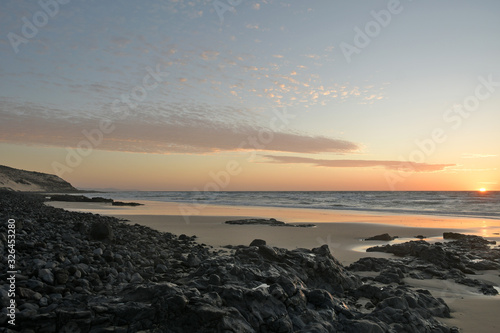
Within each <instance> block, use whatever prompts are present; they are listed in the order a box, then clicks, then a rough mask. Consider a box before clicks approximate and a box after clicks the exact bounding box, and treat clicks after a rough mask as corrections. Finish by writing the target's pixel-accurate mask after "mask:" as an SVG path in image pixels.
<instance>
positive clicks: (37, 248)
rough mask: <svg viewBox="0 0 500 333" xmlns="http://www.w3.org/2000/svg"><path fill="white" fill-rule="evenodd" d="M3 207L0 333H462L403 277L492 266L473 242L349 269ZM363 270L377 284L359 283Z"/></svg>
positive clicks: (324, 254)
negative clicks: (12, 268) (12, 226)
mask: <svg viewBox="0 0 500 333" xmlns="http://www.w3.org/2000/svg"><path fill="white" fill-rule="evenodd" d="M0 207H1V210H0V248H1V251H2V257H3V258H4V260H2V263H1V270H0V272H1V273H0V274H1V275H2V278H1V282H0V283H1V284H2V287H1V288H0V293H1V300H2V311H1V312H0V332H7V329H10V330H11V331H14V332H16V331H18V332H21V331H22V332H93V333H97V332H138V331H144V332H359V333H361V332H363V333H364V332H458V331H459V330H458V329H457V328H450V327H447V326H445V325H444V324H442V323H440V322H439V318H446V317H449V316H450V309H449V307H448V306H447V305H446V304H445V302H444V301H443V300H442V299H440V298H435V297H434V296H432V295H431V293H430V292H428V291H426V290H422V289H419V290H414V289H415V288H411V286H409V285H408V284H406V283H405V282H404V278H405V277H406V276H410V275H412V274H413V276H414V277H415V278H432V277H437V278H446V277H447V276H448V277H451V278H458V279H459V278H463V277H464V276H465V275H462V274H468V273H470V272H476V271H477V270H480V269H490V268H493V267H498V266H497V265H498V263H499V261H498V256H497V255H498V252H497V250H498V249H497V248H495V249H494V250H495V251H490V250H491V249H489V250H488V249H486V248H485V247H484V246H482V245H481V246H480V247H477V246H479V245H480V242H482V241H480V240H478V239H479V238H478V239H476V238H474V240H470V239H469V238H465V239H463V240H462V239H459V240H456V242H461V243H457V244H456V246H455V245H450V244H451V243H453V242H448V243H446V244H440V245H431V244H424V243H426V242H423V241H421V242H410V243H409V245H404V244H398V245H391V246H390V247H379V248H377V250H383V251H387V252H391V253H396V254H398V255H400V256H403V257H401V258H398V259H391V260H389V259H374V258H364V259H362V260H360V261H358V262H357V263H354V264H353V265H351V266H350V267H348V268H346V267H344V266H342V265H341V264H340V263H339V262H338V261H337V260H336V259H335V258H334V257H333V256H332V255H331V253H330V251H329V249H328V246H326V245H324V246H321V247H319V248H314V249H312V250H309V249H295V250H286V249H281V248H276V247H272V246H270V245H267V244H266V242H265V241H263V240H256V241H255V242H252V244H251V246H244V245H241V246H227V247H226V248H222V249H216V248H212V247H210V246H206V245H204V244H199V243H197V242H196V241H195V240H196V237H195V236H186V235H180V236H175V235H173V234H170V233H162V232H158V231H155V230H153V229H150V228H147V227H144V226H139V225H130V224H127V223H125V222H123V221H120V220H118V219H116V218H112V217H104V216H99V215H94V214H88V213H74V212H68V211H64V210H62V209H56V208H52V207H48V206H45V205H44V204H43V200H42V198H40V197H35V196H29V195H21V194H17V193H12V192H0ZM9 219H14V220H15V221H16V222H15V223H16V236H17V238H16V259H17V261H16V265H17V267H16V268H17V270H18V274H16V276H15V284H16V298H15V299H16V307H17V312H16V316H15V324H16V325H15V326H11V325H10V324H9V323H8V320H10V317H9V316H7V314H8V312H7V305H8V302H9V298H8V296H7V291H8V289H9V285H8V280H7V278H8V274H7V271H8V270H9V269H8V267H7V260H6V258H7V256H6V253H7V249H8V247H7V221H8V220H9ZM422 242H423V243H422ZM407 244H408V243H407ZM399 245H401V247H402V248H401V249H400V248H399V247H398V246H399ZM485 245H486V244H485ZM489 245H491V244H489ZM489 245H488V246H489ZM433 246H438V247H433ZM439 246H441V250H439V249H438V248H439ZM451 248H453V249H454V250H450V251H448V249H451ZM426 249H427V250H426ZM457 249H461V250H457ZM426 251H427V252H429V251H430V252H429V253H428V254H425V253H426ZM441 251H443V255H442V256H441V257H439V258H440V259H442V261H438V260H437V259H436V260H434V258H435V253H434V252H436V253H438V252H439V253H441ZM447 251H448V252H447ZM454 251H455V252H454ZM456 251H463V252H456ZM487 253H490V256H491V257H488V254H487ZM455 256H459V257H460V256H462V257H463V256H466V257H467V260H468V261H465V259H464V260H462V259H460V260H458V259H457V258H455ZM476 257H478V258H479V257H480V258H481V259H480V260H477V258H476ZM436 258H437V257H436ZM440 262H449V264H448V266H446V264H443V265H444V266H443V265H441V266H439V263H440ZM451 263H453V264H451ZM495 264H496V265H495ZM481 265H483V266H481ZM424 266H426V267H425V268H424ZM443 268H445V269H446V270H443ZM366 270H369V271H376V272H380V276H382V278H371V277H363V276H362V274H361V275H358V272H361V273H362V271H366ZM431 272H432V273H431ZM438 273H442V274H441V275H439V274H438ZM443 274H444V275H443ZM477 287H478V288H480V289H481V290H483V289H484V290H485V291H486V292H485V293H487V294H488V293H491V294H492V293H493V290H495V289H494V288H493V287H492V286H487V285H479V284H478V285H477ZM483 292H484V291H483Z"/></svg>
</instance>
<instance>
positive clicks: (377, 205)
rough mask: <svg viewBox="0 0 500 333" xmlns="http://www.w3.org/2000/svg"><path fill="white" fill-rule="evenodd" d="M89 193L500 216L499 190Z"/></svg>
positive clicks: (220, 202)
mask: <svg viewBox="0 0 500 333" xmlns="http://www.w3.org/2000/svg"><path fill="white" fill-rule="evenodd" d="M88 195H89V196H91V197H96V196H100V197H105V198H111V199H115V200H129V201H133V200H152V201H161V202H177V203H185V204H192V205H197V204H209V205H230V206H255V207H289V208H307V209H326V210H353V211H367V212H386V213H400V214H428V215H446V216H460V217H481V218H491V219H500V192H499V191H487V192H478V191H453V192H452V191H442V192H438V191H408V192H399V191H398V192H396V191H374V192H371V191H333V192H323V191H321V192H310V191H305V192H300V191H285V192H258V191H257V192H222V191H220V192H188V191H186V192H184V191H128V192H107V193H89V194H88Z"/></svg>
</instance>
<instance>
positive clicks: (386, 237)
mask: <svg viewBox="0 0 500 333" xmlns="http://www.w3.org/2000/svg"><path fill="white" fill-rule="evenodd" d="M395 238H397V236H394V237H392V236H390V235H389V234H387V233H386V234H381V235H377V236H373V237H369V238H365V241H372V240H374V241H391V240H394V239H395Z"/></svg>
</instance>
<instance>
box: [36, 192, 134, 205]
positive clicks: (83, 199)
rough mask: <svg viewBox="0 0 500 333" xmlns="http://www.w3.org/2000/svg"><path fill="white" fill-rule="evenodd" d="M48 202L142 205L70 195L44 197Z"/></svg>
mask: <svg viewBox="0 0 500 333" xmlns="http://www.w3.org/2000/svg"><path fill="white" fill-rule="evenodd" d="M46 200H49V201H64V202H103V203H110V204H111V205H113V206H142V204H140V203H137V202H122V201H114V200H113V199H107V198H102V197H92V198H89V197H86V196H84V195H72V194H53V195H51V196H48V197H46Z"/></svg>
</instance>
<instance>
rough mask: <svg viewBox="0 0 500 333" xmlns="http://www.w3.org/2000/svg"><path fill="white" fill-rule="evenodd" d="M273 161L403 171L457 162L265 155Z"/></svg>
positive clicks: (427, 169) (432, 168)
mask: <svg viewBox="0 0 500 333" xmlns="http://www.w3.org/2000/svg"><path fill="white" fill-rule="evenodd" d="M264 157H266V158H268V159H269V160H270V162H271V163H283V164H296V163H298V164H300V163H302V164H313V165H315V166H320V167H327V168H375V167H382V168H385V169H388V170H396V171H403V172H438V171H444V170H445V169H446V168H449V167H453V166H455V164H429V163H415V162H404V161H380V160H322V159H314V158H308V157H297V156H277V155H264Z"/></svg>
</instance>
